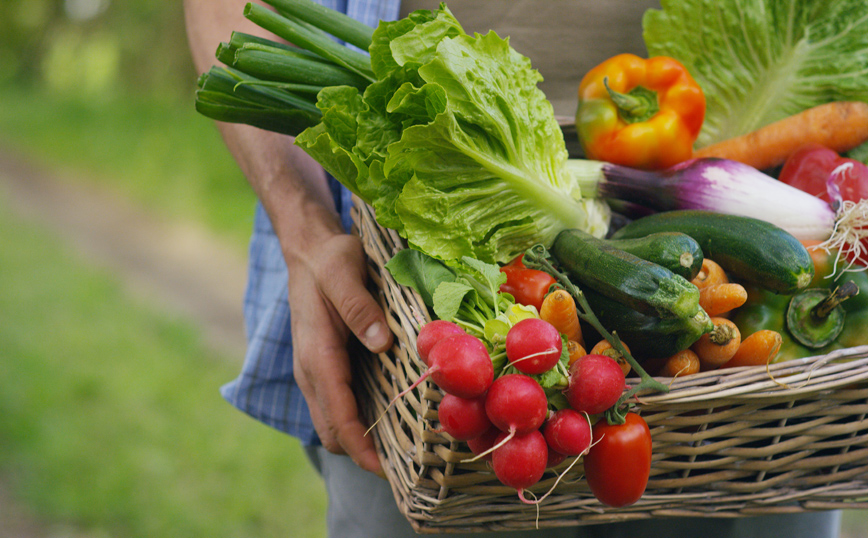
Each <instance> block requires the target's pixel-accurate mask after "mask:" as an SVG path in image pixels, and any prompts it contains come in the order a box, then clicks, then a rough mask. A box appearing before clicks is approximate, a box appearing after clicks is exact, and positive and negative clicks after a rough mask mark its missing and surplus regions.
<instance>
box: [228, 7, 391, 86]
mask: <svg viewBox="0 0 868 538" xmlns="http://www.w3.org/2000/svg"><path fill="white" fill-rule="evenodd" d="M244 16H245V17H247V19H249V20H250V21H251V22H253V23H254V24H256V25H258V26H260V27H262V28H264V29H265V30H268V31H269V32H271V33H273V34H275V35H277V36H280V37H281V38H283V39H285V40H287V41H289V42H290V43H293V44H294V45H297V46H299V47H302V48H303V49H306V50H309V51H311V52H314V53H316V54H318V55H320V56H322V57H323V58H325V59H327V60H329V61H330V62H333V63H335V64H337V65H340V66H342V67H345V68H347V69H349V70H350V71H353V72H354V73H356V74H358V75H360V76H361V77H364V78H365V79H367V80H368V81H370V82H373V81H374V80H376V78H375V77H374V73H373V71H372V69H371V60H370V58H369V57H368V56H367V55H366V54H362V53H360V52H357V51H354V50H351V49H349V48H347V47H345V46H343V45H341V44H339V43H337V42H336V41H334V40H333V39H331V38H329V37H328V36H326V35H325V34H324V33H322V32H315V31H312V30H311V29H310V28H309V27H306V25H304V24H302V23H300V22H298V21H294V20H291V19H288V18H286V17H284V16H282V15H280V14H278V13H275V12H273V11H271V10H269V9H267V8H265V7H263V6H261V5H259V4H247V6H245V8H244Z"/></svg>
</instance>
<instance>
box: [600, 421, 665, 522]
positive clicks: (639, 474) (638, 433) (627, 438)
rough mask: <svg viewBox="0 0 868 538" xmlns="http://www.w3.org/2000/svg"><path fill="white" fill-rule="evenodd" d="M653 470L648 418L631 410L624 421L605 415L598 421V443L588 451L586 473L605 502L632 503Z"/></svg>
mask: <svg viewBox="0 0 868 538" xmlns="http://www.w3.org/2000/svg"><path fill="white" fill-rule="evenodd" d="M650 474H651V431H650V430H649V429H648V424H647V423H646V422H645V419H643V418H642V417H640V416H639V415H637V414H636V413H627V421H626V422H625V423H624V424H614V425H613V424H609V423H608V422H607V421H606V420H605V419H603V420H600V421H599V422H597V423H596V424H595V425H594V444H592V445H591V450H590V451H589V452H588V454H587V455H585V477H586V478H587V479H588V486H590V488H591V492H592V493H593V494H594V497H596V498H597V500H598V501H600V502H601V503H603V504H605V505H608V506H613V507H616V508H617V507H621V506H629V505H631V504H633V503H635V502H636V501H638V500H639V499H640V498H641V497H642V494H643V493H644V492H645V487H646V486H647V485H648V477H649V476H650Z"/></svg>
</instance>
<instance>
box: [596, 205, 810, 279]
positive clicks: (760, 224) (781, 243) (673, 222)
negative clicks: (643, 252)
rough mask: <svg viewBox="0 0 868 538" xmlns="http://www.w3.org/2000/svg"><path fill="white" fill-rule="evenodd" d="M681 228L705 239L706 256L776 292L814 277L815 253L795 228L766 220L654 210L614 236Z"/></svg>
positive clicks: (695, 236) (678, 229) (684, 211)
mask: <svg viewBox="0 0 868 538" xmlns="http://www.w3.org/2000/svg"><path fill="white" fill-rule="evenodd" d="M658 232H681V233H685V234H687V235H689V236H690V237H692V238H694V239H696V241H697V242H699V246H700V247H701V248H702V252H703V254H704V255H705V257H706V258H710V259H712V260H714V261H715V262H717V263H718V264H719V265H720V266H721V267H723V269H724V270H726V271H727V272H728V273H730V274H731V275H732V276H734V277H736V278H738V279H741V280H744V281H747V282H750V283H753V284H756V285H758V286H760V287H762V288H765V289H768V290H771V291H774V292H776V293H786V294H792V293H795V292H797V291H798V290H800V289H803V288H805V287H807V286H808V284H810V283H811V280H812V279H813V276H814V264H813V261H812V260H811V255H810V254H809V253H808V251H807V250H806V249H805V247H804V246H803V245H802V244H801V243H800V242H799V240H798V239H796V238H795V237H793V235H792V234H790V233H789V232H787V231H785V230H783V229H781V228H779V227H778V226H775V225H774V224H771V223H769V222H765V221H763V220H759V219H755V218H751V217H743V216H737V215H724V214H721V213H715V212H711V211H700V210H678V211H666V212H663V213H656V214H654V215H648V216H647V217H642V218H640V219H637V220H634V221H633V222H631V223H629V224H627V225H626V226H624V227H622V228H621V229H619V230H618V231H616V232H615V233H614V234H613V235H612V237H613V238H615V239H626V238H634V237H644V236H647V235H649V234H652V233H658Z"/></svg>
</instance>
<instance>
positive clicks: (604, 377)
mask: <svg viewBox="0 0 868 538" xmlns="http://www.w3.org/2000/svg"><path fill="white" fill-rule="evenodd" d="M625 388H627V383H626V381H625V380H624V371H623V370H621V367H620V366H618V362H617V361H616V360H615V359H613V358H612V357H607V356H605V355H585V356H584V357H580V358H579V359H578V360H577V361H576V362H574V363H573V364H572V365H571V366H570V382H569V385H568V386H567V390H566V391H565V394H566V397H567V401H569V402H570V406H571V407H572V408H573V409H575V410H576V411H583V412H585V413H588V414H589V415H596V414H597V413H602V412H603V411H605V410H606V409H609V408H610V407H612V406H613V405H615V403H616V402H617V401H618V399H619V398H620V397H621V394H622V393H623V392H624V389H625Z"/></svg>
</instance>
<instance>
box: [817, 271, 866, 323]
mask: <svg viewBox="0 0 868 538" xmlns="http://www.w3.org/2000/svg"><path fill="white" fill-rule="evenodd" d="M858 293H859V286H857V285H856V284H855V283H854V282H853V281H852V280H848V281H847V282H845V283H844V284H842V285H841V286H839V287H837V288H835V290H834V291H833V292H832V293H830V294H829V296H828V297H826V298H825V299H823V300H822V301H820V302H819V303H817V305H816V306H814V308H812V309H811V316H813V317H814V318H815V319H824V318H826V317H828V315H829V314H830V313H831V312H832V310H834V309H835V308H836V307H837V306H838V305H839V304H841V303H843V302H844V301H846V300H847V299H849V298H850V297H853V296H855V295H857V294H858Z"/></svg>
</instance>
